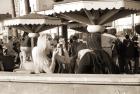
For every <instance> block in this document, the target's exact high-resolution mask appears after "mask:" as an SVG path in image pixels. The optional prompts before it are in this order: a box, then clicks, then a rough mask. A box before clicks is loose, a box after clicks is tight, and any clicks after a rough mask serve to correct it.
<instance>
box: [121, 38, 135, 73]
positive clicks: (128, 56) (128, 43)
mask: <svg viewBox="0 0 140 94" xmlns="http://www.w3.org/2000/svg"><path fill="white" fill-rule="evenodd" d="M123 46H124V58H125V72H126V73H129V72H130V70H132V66H131V60H132V57H133V54H134V46H133V42H132V40H131V39H130V37H129V35H126V36H125V39H124V40H123Z"/></svg>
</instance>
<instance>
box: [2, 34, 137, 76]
mask: <svg viewBox="0 0 140 94" xmlns="http://www.w3.org/2000/svg"><path fill="white" fill-rule="evenodd" d="M8 40H9V41H8V43H4V42H2V40H1V41H0V69H1V71H14V70H15V69H17V68H18V69H25V70H31V72H32V73H42V72H45V73H95V74H96V73H97V74H98V73H99V74H108V73H138V72H139V45H138V37H137V36H133V37H132V39H131V38H130V37H129V35H126V36H125V39H124V40H123V41H121V40H120V39H119V38H117V37H116V38H115V40H114V41H113V42H112V43H111V49H110V50H111V52H112V53H111V55H110V53H108V52H107V51H105V50H104V49H100V48H99V49H95V48H93V44H94V43H91V42H93V41H91V40H92V39H89V41H90V42H89V43H88V42H85V41H82V40H79V39H78V37H77V36H75V35H74V36H71V37H70V39H69V41H68V43H66V41H65V39H64V38H63V37H59V38H54V39H53V38H52V37H51V35H49V34H40V36H39V37H38V39H37V40H36V41H35V47H34V48H33V49H32V48H31V39H30V38H29V36H28V33H26V32H25V33H24V34H23V36H22V37H20V38H19V39H16V38H12V37H9V38H8ZM91 45H92V46H91ZM94 46H95V45H94ZM91 48H93V49H91ZM4 57H6V58H7V61H6V60H4ZM10 58H11V60H10ZM5 62H9V63H12V67H11V66H8V67H11V68H10V70H9V69H7V68H6V67H5V64H6V63H5ZM9 63H7V64H9ZM25 65H27V66H25ZM29 66H31V67H29ZM26 67H28V68H26Z"/></svg>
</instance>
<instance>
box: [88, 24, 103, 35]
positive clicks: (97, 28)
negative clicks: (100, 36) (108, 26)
mask: <svg viewBox="0 0 140 94" xmlns="http://www.w3.org/2000/svg"><path fill="white" fill-rule="evenodd" d="M104 29H105V27H104V26H101V25H88V26H87V31H88V32H90V33H95V32H103V31H104Z"/></svg>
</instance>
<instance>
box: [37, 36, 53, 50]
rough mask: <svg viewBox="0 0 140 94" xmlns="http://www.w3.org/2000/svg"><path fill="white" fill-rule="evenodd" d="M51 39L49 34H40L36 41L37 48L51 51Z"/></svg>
mask: <svg viewBox="0 0 140 94" xmlns="http://www.w3.org/2000/svg"><path fill="white" fill-rule="evenodd" d="M51 44H52V37H51V35H49V34H40V36H39V37H38V41H37V47H40V48H42V49H51Z"/></svg>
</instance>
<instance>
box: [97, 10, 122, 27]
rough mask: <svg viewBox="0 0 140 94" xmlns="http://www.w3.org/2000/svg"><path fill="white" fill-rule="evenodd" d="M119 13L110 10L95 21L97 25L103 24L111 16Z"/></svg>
mask: <svg viewBox="0 0 140 94" xmlns="http://www.w3.org/2000/svg"><path fill="white" fill-rule="evenodd" d="M119 11H120V10H111V11H108V12H107V13H106V14H104V15H103V16H101V17H100V18H99V20H97V23H98V24H99V25H102V24H104V23H105V22H106V21H107V20H108V19H109V18H111V17H112V16H113V15H115V14H116V13H117V12H119Z"/></svg>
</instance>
